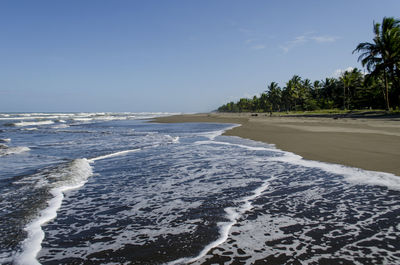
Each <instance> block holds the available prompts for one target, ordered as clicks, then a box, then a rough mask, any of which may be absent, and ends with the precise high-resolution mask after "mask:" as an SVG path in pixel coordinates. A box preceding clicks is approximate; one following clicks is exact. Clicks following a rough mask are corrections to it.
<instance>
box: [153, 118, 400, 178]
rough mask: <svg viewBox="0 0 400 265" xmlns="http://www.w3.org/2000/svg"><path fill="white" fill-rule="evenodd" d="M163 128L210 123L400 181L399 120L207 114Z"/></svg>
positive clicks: (173, 120) (174, 120) (307, 156)
mask: <svg viewBox="0 0 400 265" xmlns="http://www.w3.org/2000/svg"><path fill="white" fill-rule="evenodd" d="M154 121H155V122H159V123H183V122H210V123H235V124H240V125H241V126H239V127H236V128H233V129H231V130H228V131H226V132H225V133H224V135H231V136H239V137H242V138H247V139H252V140H255V141H262V142H265V143H269V144H275V146H276V147H277V148H279V149H281V150H285V151H290V152H293V153H296V154H298V155H301V156H302V157H303V158H305V159H309V160H317V161H323V162H329V163H335V164H342V165H347V166H352V167H357V168H362V169H366V170H373V171H382V172H389V173H393V174H395V175H397V176H400V119H399V118H391V117H382V118H356V119H355V118H336V117H335V118H333V117H288V116H281V117H270V116H269V115H268V114H257V116H252V115H251V114H249V113H233V114H231V113H206V114H190V115H176V116H168V117H160V118H156V119H155V120H154Z"/></svg>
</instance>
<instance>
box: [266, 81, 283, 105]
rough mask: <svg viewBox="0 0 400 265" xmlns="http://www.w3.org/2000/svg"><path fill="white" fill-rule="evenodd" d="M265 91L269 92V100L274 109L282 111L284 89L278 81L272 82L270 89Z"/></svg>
mask: <svg viewBox="0 0 400 265" xmlns="http://www.w3.org/2000/svg"><path fill="white" fill-rule="evenodd" d="M265 92H267V95H268V101H269V102H270V103H271V105H272V109H273V110H274V111H280V105H281V97H282V91H281V89H280V87H279V85H278V84H277V83H276V82H271V84H270V85H269V86H268V91H265Z"/></svg>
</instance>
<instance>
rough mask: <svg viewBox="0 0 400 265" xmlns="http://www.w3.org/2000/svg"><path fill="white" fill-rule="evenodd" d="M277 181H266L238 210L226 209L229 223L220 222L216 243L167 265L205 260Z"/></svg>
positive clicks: (272, 177)
mask: <svg viewBox="0 0 400 265" xmlns="http://www.w3.org/2000/svg"><path fill="white" fill-rule="evenodd" d="M274 179H275V176H271V177H270V178H269V179H268V180H266V181H265V182H264V183H263V184H262V185H261V186H260V187H258V188H257V189H255V190H254V191H253V194H252V195H249V196H247V197H244V198H243V199H242V200H240V201H239V202H240V203H242V205H241V206H240V207H239V208H238V209H234V208H233V207H228V208H226V209H225V212H226V214H227V218H228V220H229V221H228V222H220V223H218V226H219V227H220V230H219V233H220V237H219V238H218V239H217V240H215V241H214V242H211V243H210V244H208V245H206V246H205V247H204V249H203V250H202V251H201V252H200V253H199V254H198V255H197V256H195V257H187V258H180V259H177V260H174V261H171V262H168V263H166V264H167V265H175V264H190V263H193V262H195V261H197V260H199V259H201V258H203V257H204V256H205V255H207V253H208V252H209V251H210V250H211V249H213V248H215V247H218V246H219V245H221V244H222V243H224V242H225V241H226V240H227V239H228V237H229V232H230V230H231V229H232V227H233V226H234V225H235V224H236V223H237V221H238V220H239V218H240V217H241V216H242V215H243V214H245V213H246V212H248V211H250V210H251V209H253V204H252V201H253V200H255V199H256V198H258V197H259V196H260V195H261V194H262V193H263V192H264V191H265V190H267V189H268V187H269V184H270V182H271V181H272V180H274Z"/></svg>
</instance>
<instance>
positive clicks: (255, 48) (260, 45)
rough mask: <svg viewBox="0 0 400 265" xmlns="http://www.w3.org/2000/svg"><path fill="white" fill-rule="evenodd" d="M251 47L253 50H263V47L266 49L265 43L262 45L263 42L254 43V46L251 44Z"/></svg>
mask: <svg viewBox="0 0 400 265" xmlns="http://www.w3.org/2000/svg"><path fill="white" fill-rule="evenodd" d="M251 48H252V49H253V50H262V49H265V45H262V44H259V45H254V46H251Z"/></svg>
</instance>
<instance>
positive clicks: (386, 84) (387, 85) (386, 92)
mask: <svg viewBox="0 0 400 265" xmlns="http://www.w3.org/2000/svg"><path fill="white" fill-rule="evenodd" d="M383 75H384V78H385V90H386V91H385V97H386V98H385V101H386V110H389V109H390V107H389V84H388V80H387V73H386V69H385V70H384V72H383Z"/></svg>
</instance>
